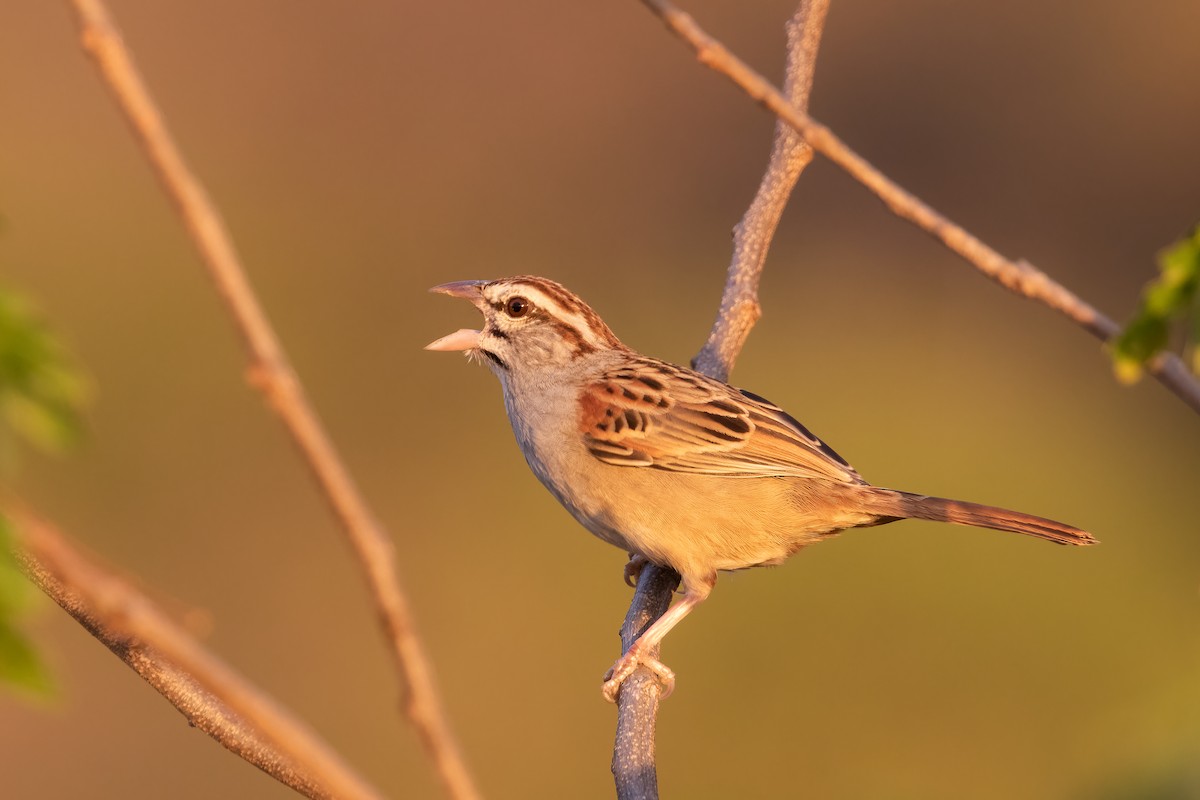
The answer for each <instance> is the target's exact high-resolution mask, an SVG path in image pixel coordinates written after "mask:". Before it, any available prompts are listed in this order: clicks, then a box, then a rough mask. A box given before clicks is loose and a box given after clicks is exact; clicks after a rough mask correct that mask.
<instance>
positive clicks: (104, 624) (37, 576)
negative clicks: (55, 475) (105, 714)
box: [10, 512, 383, 800]
mask: <svg viewBox="0 0 1200 800" xmlns="http://www.w3.org/2000/svg"><path fill="white" fill-rule="evenodd" d="M10 516H11V517H12V518H13V520H14V522H15V523H16V525H15V528H16V535H17V543H18V550H17V558H18V560H19V561H20V563H21V565H22V567H23V569H24V570H25V574H26V575H28V576H29V579H30V580H31V581H33V582H34V583H35V584H36V585H37V586H38V587H39V588H40V589H41V590H42V591H43V592H45V593H46V594H47V595H49V596H50V598H51V599H52V600H54V602H56V603H58V604H59V605H60V606H62V607H63V609H64V610H65V611H66V612H67V613H68V614H70V615H71V616H72V617H74V618H75V620H76V621H77V622H79V624H81V625H83V627H85V628H86V629H87V630H88V631H89V632H90V633H91V634H92V635H93V636H95V637H96V638H97V639H99V640H100V641H101V642H102V643H103V644H104V645H105V646H106V647H107V648H108V649H110V650H112V651H113V653H115V654H116V655H117V657H118V658H120V659H121V660H122V661H124V662H125V663H126V664H128V665H129V666H130V667H132V668H133V669H134V671H136V672H137V673H138V674H139V675H141V676H142V678H143V679H145V680H146V682H147V683H149V684H150V685H151V686H153V687H154V688H155V689H157V690H158V691H159V693H161V694H162V695H163V697H165V698H167V700H168V701H170V703H171V704H172V705H174V706H175V707H176V708H178V709H179V710H180V712H182V713H183V715H184V716H185V717H187V719H188V722H190V723H191V724H192V725H194V726H196V727H197V728H200V730H202V731H204V732H205V733H207V734H208V735H209V736H211V737H212V738H213V739H216V740H217V742H219V743H220V744H221V745H222V746H223V747H225V748H226V749H228V750H229V751H231V752H233V753H234V754H236V755H238V756H241V757H242V758H244V759H245V760H246V761H248V762H250V763H251V764H253V765H254V766H256V767H258V768H259V769H261V770H262V771H263V772H265V773H267V774H268V775H270V776H271V777H273V778H275V779H276V780H277V781H279V782H281V783H284V784H286V785H288V786H290V787H292V788H293V789H295V790H296V791H297V792H300V793H301V794H303V795H306V796H308V797H316V798H332V797H337V798H363V800H373V799H374V798H380V797H382V796H383V795H382V794H380V792H379V791H378V790H376V789H375V788H374V787H372V786H371V785H370V784H368V783H367V782H366V781H365V780H363V779H362V778H361V777H360V776H359V775H357V774H356V773H355V772H354V771H353V770H352V769H351V768H350V767H349V766H348V765H347V764H346V763H345V762H343V761H342V759H341V757H340V756H339V755H338V754H337V753H336V752H334V750H333V749H332V748H330V747H329V745H328V744H326V743H325V742H323V741H322V740H321V739H320V738H319V737H318V736H317V735H316V734H315V733H313V732H312V731H311V730H310V729H309V728H308V726H306V725H305V724H304V723H303V722H301V721H300V720H298V719H296V718H295V717H294V716H293V715H292V714H291V713H290V712H288V711H287V710H286V709H284V708H282V707H281V706H279V705H278V704H276V703H275V701H274V700H272V699H271V698H270V697H268V696H267V695H266V694H264V693H263V692H262V691H261V690H259V689H258V688H257V687H255V686H254V685H253V684H251V683H250V682H249V681H247V680H246V679H245V678H243V677H242V676H241V675H239V674H237V673H236V672H234V670H233V669H231V668H230V667H229V666H227V665H226V664H225V663H224V662H222V661H221V660H220V659H218V658H217V657H216V656H214V655H212V654H211V653H209V652H208V651H207V650H205V649H204V648H203V647H201V646H200V645H199V644H197V643H196V641H195V640H193V639H192V638H191V637H190V636H188V635H187V634H186V633H184V632H183V631H182V630H181V629H180V628H179V627H178V626H177V625H175V624H174V623H173V622H171V621H170V620H169V619H168V618H167V617H166V616H165V615H164V614H163V613H162V612H160V611H159V610H158V609H157V608H155V606H154V604H153V603H151V602H150V600H148V599H147V598H146V597H144V596H143V595H142V594H140V593H139V592H137V591H136V590H135V589H133V588H132V587H131V586H129V585H128V584H127V583H125V582H124V581H122V580H120V579H118V578H116V577H114V576H112V575H110V574H108V573H107V572H105V571H104V570H102V569H101V568H99V567H97V566H96V565H94V564H92V563H90V562H89V561H88V560H87V559H86V558H84V556H82V555H81V554H80V553H79V552H77V551H76V550H75V549H74V548H73V547H72V546H71V545H70V544H69V543H68V542H67V541H66V539H65V538H63V536H62V535H61V534H60V533H59V532H58V531H56V530H55V529H54V528H53V527H52V526H51V525H49V524H48V523H46V522H44V521H42V520H40V519H37V518H35V517H33V516H32V515H30V514H28V513H27V512H19V513H16V514H10Z"/></svg>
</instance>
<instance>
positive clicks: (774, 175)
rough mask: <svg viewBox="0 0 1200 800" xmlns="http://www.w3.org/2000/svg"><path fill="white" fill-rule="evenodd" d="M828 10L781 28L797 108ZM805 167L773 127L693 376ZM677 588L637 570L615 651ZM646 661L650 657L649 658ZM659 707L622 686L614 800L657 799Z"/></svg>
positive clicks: (743, 332)
mask: <svg viewBox="0 0 1200 800" xmlns="http://www.w3.org/2000/svg"><path fill="white" fill-rule="evenodd" d="M828 10H829V0H801V3H800V7H799V8H797V9H796V13H795V15H794V16H793V17H792V19H791V20H789V21H788V24H787V39H788V56H787V64H786V66H785V77H784V88H785V90H786V91H787V93H788V97H789V98H790V100H791V103H792V104H794V105H795V106H796V107H798V108H807V107H808V97H809V93H810V92H811V90H812V81H813V71H814V70H815V68H816V60H817V49H818V46H819V45H820V42H821V32H822V30H823V29H824V27H825V15H826V12H827V11H828ZM810 161H812V148H810V147H809V146H808V145H807V144H806V143H805V142H804V140H803V138H802V137H801V136H800V135H799V134H797V133H796V132H795V131H794V130H793V129H792V128H791V127H790V126H788V125H786V124H784V123H783V122H782V121H780V122H777V123H776V125H775V142H774V144H773V145H772V147H771V157H770V160H769V161H768V163H767V169H766V172H765V173H764V175H763V179H762V182H761V183H760V184H759V187H758V192H757V193H756V194H755V196H754V200H753V201H752V202H751V203H750V207H749V208H748V209H747V210H746V213H745V215H744V216H743V217H742V220H741V222H739V223H738V225H737V227H735V228H734V235H733V258H732V260H731V261H730V264H729V272H728V277H727V279H726V282H725V291H724V294H723V295H722V297H721V307H720V310H719V311H718V313H717V319H716V322H714V323H713V328H712V332H711V333H710V334H709V337H708V341H706V342H705V344H704V347H703V348H702V349H701V350H700V352H699V353H698V354H697V355H696V357H695V358H694V359H693V360H692V366H694V367H695V368H696V369H697V370H699V371H700V372H703V373H705V374H707V375H711V376H712V377H715V378H719V379H721V380H725V379H727V378H728V377H729V373H730V371H731V370H732V369H733V364H734V361H735V360H736V359H737V355H738V353H739V352H741V349H742V346H743V345H744V344H745V343H746V338H747V337H748V336H749V335H750V329H751V328H753V327H754V323H755V322H757V321H758V318H759V316H760V314H761V311H760V309H759V304H758V284H759V278H760V277H761V276H762V271H763V266H764V264H765V263H766V259H767V250H768V249H769V248H770V246H771V238H772V237H773V236H774V235H775V228H776V226H777V225H778V223H779V218H780V216H781V215H782V214H783V209H784V207H785V206H786V205H787V201H788V198H789V197H790V196H791V193H792V188H793V187H794V186H795V185H796V180H797V179H798V178H799V177H800V173H801V172H802V171H803V170H804V168H805V167H806V166H808V163H809V162H810ZM678 584H679V575H678V574H676V573H675V572H674V571H673V570H670V569H665V568H662V567H657V566H654V565H653V564H648V565H646V567H644V568H643V569H642V573H641V575H640V576H639V579H638V585H637V591H636V592H635V593H634V596H633V601H632V604H631V605H630V608H629V614H628V615H627V616H626V618H625V625H624V626H623V627H622V628H621V645H622V652H624V651H625V650H628V649H629V647H630V646H631V645H632V644H633V642H634V641H636V639H637V637H638V635H640V634H641V632H642V631H643V630H645V629H646V628H647V627H648V626H649V625H650V624H651V623H652V622H654V620H656V619H658V618H659V617H660V616H662V614H663V613H664V612H666V610H667V608H668V606H670V603H671V594H672V592H674V591H675V587H676V586H678ZM651 655H652V656H654V657H657V654H656V653H651ZM658 701H659V686H658V682H657V680H655V679H654V678H653V676H652V675H651V674H650V673H649V671H648V670H645V669H638V670H636V671H635V672H634V673H633V675H631V676H630V677H629V678H627V679H626V680H625V683H623V684H622V685H621V692H620V694H619V695H618V698H617V737H616V745H615V747H614V751H613V776H614V777H615V778H616V782H617V796H618V797H619V798H621V799H622V800H627V799H628V798H639V800H641V799H643V798H657V797H658V777H657V774H656V771H655V762H654V731H655V723H656V721H657V714H658Z"/></svg>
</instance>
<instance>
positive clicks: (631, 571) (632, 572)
mask: <svg viewBox="0 0 1200 800" xmlns="http://www.w3.org/2000/svg"><path fill="white" fill-rule="evenodd" d="M649 563H650V559H648V558H646V557H645V556H644V555H642V554H641V553H630V554H629V560H628V561H626V562H625V584H626V585H627V586H632V587H633V588H634V589H636V588H637V582H638V578H640V577H641V576H642V570H643V569H645V568H646V565H647V564H649Z"/></svg>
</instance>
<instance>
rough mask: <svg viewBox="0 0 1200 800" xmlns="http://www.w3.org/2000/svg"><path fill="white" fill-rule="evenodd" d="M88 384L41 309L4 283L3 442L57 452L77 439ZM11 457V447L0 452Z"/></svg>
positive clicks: (0, 338)
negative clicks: (21, 440)
mask: <svg viewBox="0 0 1200 800" xmlns="http://www.w3.org/2000/svg"><path fill="white" fill-rule="evenodd" d="M86 398H87V387H86V383H85V382H84V380H83V378H82V377H81V376H80V374H79V372H78V370H77V369H76V368H75V366H74V364H73V363H72V361H71V359H70V357H69V355H68V354H67V352H66V349H65V348H64V347H63V346H62V345H61V344H60V343H59V341H58V340H57V339H56V338H55V337H54V335H53V333H52V332H51V331H50V329H49V327H48V326H47V325H46V323H45V321H44V320H43V319H42V317H41V315H40V314H39V313H38V312H37V310H36V309H35V308H34V307H33V306H32V305H31V304H30V303H29V302H28V301H27V300H25V299H24V298H23V297H21V296H19V295H17V294H14V293H12V292H10V291H7V290H3V289H0V427H3V428H5V429H6V430H4V431H3V432H0V433H3V435H2V436H0V447H2V446H5V445H7V447H8V449H9V450H11V449H12V447H13V444H12V442H13V441H14V440H15V439H23V440H25V441H26V442H28V443H29V444H32V445H34V446H36V447H38V448H41V449H43V450H47V451H51V452H57V451H60V450H62V449H63V448H64V447H66V446H67V445H70V444H72V443H73V442H75V441H76V440H78V438H79V436H80V433H81V432H82V428H83V425H82V417H81V411H82V408H83V406H84V403H85V401H86ZM0 456H7V457H8V458H9V459H10V460H11V456H12V454H11V453H0Z"/></svg>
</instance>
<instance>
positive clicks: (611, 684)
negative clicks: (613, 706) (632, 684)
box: [600, 644, 675, 703]
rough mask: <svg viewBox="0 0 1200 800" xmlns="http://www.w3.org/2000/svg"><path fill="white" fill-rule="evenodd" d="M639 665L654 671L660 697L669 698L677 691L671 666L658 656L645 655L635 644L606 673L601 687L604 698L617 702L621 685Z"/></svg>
mask: <svg viewBox="0 0 1200 800" xmlns="http://www.w3.org/2000/svg"><path fill="white" fill-rule="evenodd" d="M638 667H645V668H646V669H648V670H650V671H651V672H652V673H654V677H655V678H657V679H658V684H659V687H660V691H661V694H660V695H659V697H660V699H662V700H665V699H667V698H668V697H670V696H671V692H673V691H675V673H674V672H672V671H671V668H670V667H668V666H667V665H666V664H664V663H662V662H661V661H659V660H658V659H657V658H651V657H650V656H647V655H643V654H642V652H641V650H639V649H638V647H637V645H636V644H635V645H634V646H633V647H631V648H629V651H628V652H626V653H625V655H623V656H621V657H620V658H618V659H617V662H616V663H615V664H613V665H612V669H610V670H609V671H608V672H607V673H605V675H604V686H602V687H601V689H600V691H601V692H602V693H603V694H604V699H605V700H607V701H608V702H610V703H615V702H617V695H618V694H620V691H621V685H622V684H623V683H625V679H626V678H628V677H629V676H630V675H632V674H633V673H634V671H635V670H636V669H637V668H638Z"/></svg>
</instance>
